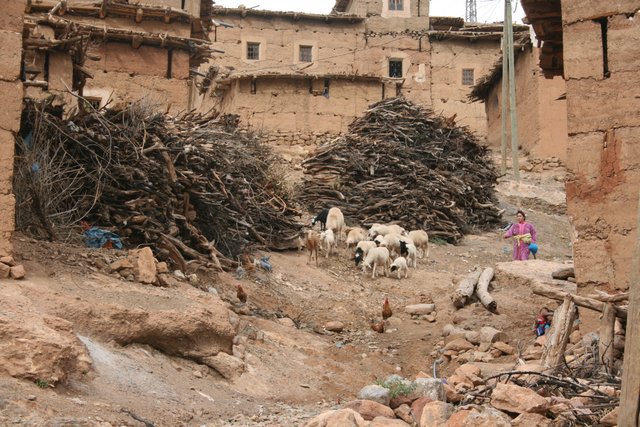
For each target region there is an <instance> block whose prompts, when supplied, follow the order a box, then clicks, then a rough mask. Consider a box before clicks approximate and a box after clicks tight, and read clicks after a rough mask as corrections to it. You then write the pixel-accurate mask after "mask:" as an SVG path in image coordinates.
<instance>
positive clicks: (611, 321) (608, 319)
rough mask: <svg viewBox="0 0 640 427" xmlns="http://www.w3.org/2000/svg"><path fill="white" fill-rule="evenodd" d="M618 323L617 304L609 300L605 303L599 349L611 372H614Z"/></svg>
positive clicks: (607, 368)
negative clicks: (614, 351)
mask: <svg viewBox="0 0 640 427" xmlns="http://www.w3.org/2000/svg"><path fill="white" fill-rule="evenodd" d="M615 325H616V311H615V306H614V305H613V304H612V303H610V302H608V303H606V304H605V305H604V312H603V314H602V322H601V323H600V330H599V333H598V335H599V336H600V343H599V344H598V349H599V353H600V360H601V361H602V364H603V365H604V367H605V369H606V370H607V372H608V373H609V374H611V373H612V372H613V361H614V360H613V338H614V329H615Z"/></svg>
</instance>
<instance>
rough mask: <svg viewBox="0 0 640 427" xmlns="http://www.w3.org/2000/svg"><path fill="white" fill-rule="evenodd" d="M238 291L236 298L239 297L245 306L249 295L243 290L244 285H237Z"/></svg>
mask: <svg viewBox="0 0 640 427" xmlns="http://www.w3.org/2000/svg"><path fill="white" fill-rule="evenodd" d="M236 289H237V291H236V296H237V297H238V299H239V300H240V302H241V303H243V304H244V303H245V302H247V293H246V292H245V291H244V289H243V288H242V285H236Z"/></svg>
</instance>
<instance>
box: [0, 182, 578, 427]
mask: <svg viewBox="0 0 640 427" xmlns="http://www.w3.org/2000/svg"><path fill="white" fill-rule="evenodd" d="M559 173H560V172H553V173H547V174H546V175H544V174H524V179H525V180H527V182H528V185H527V186H526V187H521V190H520V191H518V190H517V188H516V186H515V185H514V184H513V183H511V182H503V183H501V184H500V186H499V191H500V203H501V207H502V208H504V209H505V225H506V223H507V221H508V220H509V219H510V218H511V217H513V215H514V213H515V210H516V209H517V207H519V206H525V207H526V210H527V212H528V214H529V218H528V219H530V220H531V222H533V223H534V224H535V225H536V227H537V228H538V232H539V234H540V248H541V250H540V254H539V257H540V258H541V259H547V260H555V261H560V262H562V261H566V260H569V259H570V255H571V246H570V239H569V227H568V221H567V218H566V217H565V216H563V215H561V214H558V212H562V210H563V205H562V201H563V198H562V190H561V188H562V187H561V186H562V183H561V182H560V181H559V180H558V179H557V175H558V174H559ZM522 188H524V189H522ZM523 196H526V197H523ZM501 235H502V231H501V230H495V231H492V232H485V233H481V234H477V235H470V236H468V237H466V238H465V239H464V240H463V242H462V243H461V244H460V245H457V246H453V245H448V244H434V245H433V246H432V249H431V255H430V257H429V258H428V259H422V260H419V261H418V268H417V269H415V270H413V269H412V270H410V276H409V278H408V279H406V280H404V279H403V280H398V279H396V278H395V277H393V278H391V277H389V278H385V277H379V278H376V279H371V277H370V275H369V273H367V274H363V273H362V272H361V271H360V270H359V269H356V267H355V265H354V263H353V261H352V260H351V255H350V253H349V252H347V251H346V250H344V249H342V250H340V251H338V253H337V254H335V255H334V256H331V257H330V258H328V259H327V258H325V257H322V258H321V259H320V262H319V266H318V267H316V266H315V265H314V264H309V263H308V260H307V256H306V254H305V253H302V252H284V253H270V254H268V255H270V256H271V261H272V264H273V266H274V268H273V272H272V273H266V272H257V273H255V274H254V275H252V276H250V277H247V278H244V279H242V280H240V281H241V282H242V284H243V286H244V288H245V289H246V291H247V293H248V295H249V302H248V305H247V306H246V307H244V308H243V309H242V310H241V313H245V314H242V315H241V316H240V321H241V324H240V335H243V336H246V337H250V338H251V339H248V341H247V349H246V359H245V361H246V365H247V370H246V372H245V373H244V374H243V375H242V376H241V377H239V378H238V379H236V380H235V381H233V382H228V381H226V380H224V379H223V378H221V377H220V376H219V375H218V374H217V373H216V372H215V371H214V370H212V369H210V368H208V367H206V366H204V365H200V364H198V363H196V362H194V361H191V360H187V359H182V358H178V357H172V356H167V355H166V354H164V353H162V352H160V351H158V350H156V349H154V348H151V347H149V346H144V345H131V346H127V347H120V346H118V345H116V344H115V343H112V342H102V341H101V340H100V339H99V338H97V337H94V336H91V335H90V334H89V333H87V332H88V331H86V330H85V328H84V327H83V326H84V325H75V328H76V331H77V332H78V333H80V334H82V336H81V340H82V342H83V343H84V344H85V346H86V347H87V349H88V350H89V352H90V355H91V357H92V359H93V371H92V372H91V373H88V374H87V375H86V376H85V377H84V378H82V379H81V380H75V381H73V382H71V383H70V384H69V385H67V386H66V387H57V388H56V389H40V388H38V387H37V386H35V385H34V384H30V383H26V382H20V381H16V380H13V379H10V378H0V390H2V391H0V424H1V425H6V424H7V423H12V422H18V424H20V423H24V424H29V423H31V424H30V425H38V424H37V422H38V420H56V419H72V420H75V422H76V423H77V424H75V425H101V426H104V427H106V426H108V425H118V426H119V425H131V426H137V425H144V422H142V421H140V420H141V419H142V420H147V421H148V422H149V423H152V424H153V425H155V426H176V425H189V426H191V425H194V426H195V425H209V426H223V425H243V426H251V425H255V426H267V425H271V426H276V425H282V426H285V425H300V424H302V423H303V421H304V420H308V419H310V418H311V417H313V416H314V415H316V414H318V413H320V412H323V411H325V410H327V409H328V408H332V407H336V406H337V405H339V404H340V403H341V402H344V401H348V400H352V399H354V398H355V395H356V394H357V392H358V390H359V389H360V388H361V387H362V386H364V385H367V384H371V383H373V382H375V380H376V379H381V378H385V377H386V376H388V375H390V374H392V373H397V374H400V375H403V376H405V377H407V378H412V377H414V376H415V375H416V374H417V373H418V372H420V371H425V372H431V370H432V367H433V362H434V360H435V357H437V355H434V354H433V352H434V348H435V346H436V344H437V343H438V341H440V340H441V332H442V328H443V326H444V325H446V324H447V323H455V324H457V325H459V326H461V327H467V328H470V329H477V328H479V327H481V326H494V327H496V328H498V329H501V330H503V331H504V332H506V333H507V334H508V336H509V337H510V338H511V339H512V340H513V341H516V340H518V339H522V340H525V341H526V340H533V337H532V333H531V323H532V319H533V317H534V314H535V313H536V311H537V309H538V307H539V306H540V305H543V304H545V303H548V301H545V300H544V299H542V298H540V297H535V296H533V295H532V294H531V292H530V290H529V289H527V288H525V287H523V286H521V285H514V286H503V287H498V288H497V289H494V290H493V295H494V296H495V298H496V300H497V301H498V304H499V311H498V313H497V314H492V313H489V312H488V311H487V310H485V309H484V308H483V307H482V306H481V305H479V304H478V303H475V304H471V305H469V306H467V307H465V308H463V309H461V310H458V311H456V310H454V308H453V306H452V304H451V301H450V299H449V295H450V293H451V292H452V290H453V289H455V283H456V282H457V280H459V279H460V278H461V277H462V276H464V275H465V274H466V273H467V272H468V271H469V270H470V269H471V268H473V267H474V266H476V265H480V266H483V267H486V266H492V265H494V264H495V263H496V262H501V261H507V260H509V259H510V243H509V242H508V241H505V240H503V239H502V238H501ZM16 251H17V254H18V257H20V258H21V261H22V262H24V264H25V265H26V267H27V270H28V271H29V280H28V282H25V283H17V282H3V283H2V284H0V286H21V287H22V288H23V290H24V292H25V293H26V294H28V295H29V298H31V299H32V300H34V303H35V305H36V306H39V307H41V309H42V310H44V311H48V310H52V309H53V307H54V306H56V307H58V309H59V307H60V306H61V305H64V304H65V301H73V300H85V301H93V302H97V301H101V302H102V303H105V304H126V305H130V306H134V307H135V306H145V304H146V305H148V306H150V307H151V306H153V307H156V308H157V307H161V308H169V309H174V310H189V309H190V301H193V300H197V299H201V296H202V295H203V294H206V291H202V290H199V289H196V288H193V287H191V286H189V285H188V284H185V286H184V287H181V288H177V289H161V288H149V287H144V286H143V285H139V284H134V283H129V282H126V281H123V280H118V279H116V278H114V277H112V276H109V275H104V274H102V273H100V272H99V271H98V269H97V268H96V267H95V262H93V263H92V262H89V259H91V258H92V257H89V256H87V250H86V249H84V248H78V247H73V246H65V245H61V244H45V243H42V242H35V241H32V240H31V239H28V238H19V239H18V241H17V242H16ZM105 257H106V258H107V259H106V260H105V262H108V254H106V255H105ZM93 258H95V257H93ZM204 280H209V281H208V282H206V283H204V284H202V285H201V286H200V287H201V288H203V289H207V288H209V289H215V291H216V292H217V293H218V294H219V295H220V297H221V298H222V299H223V300H226V301H228V303H229V307H230V308H233V307H234V299H235V296H234V295H235V288H234V285H235V283H237V282H238V279H236V278H234V277H233V276H232V275H229V274H223V275H220V276H218V277H217V278H211V279H204ZM385 296H388V297H389V300H390V301H391V305H392V307H393V308H394V311H395V314H394V316H393V317H392V322H391V327H390V328H388V330H387V331H386V332H385V333H383V334H378V333H376V332H374V331H372V330H371V329H370V328H369V322H370V319H377V318H379V317H380V310H381V307H382V301H383V300H384V297H385ZM422 302H433V303H435V305H436V311H437V314H436V320H435V322H429V321H428V320H425V319H418V318H412V317H411V316H410V315H408V314H406V313H404V312H403V308H404V307H405V306H406V305H409V304H416V303H422ZM329 321H339V322H342V323H343V324H344V325H345V328H344V331H343V332H341V333H331V332H327V331H325V330H324V328H323V326H324V325H325V324H326V323H327V322H329ZM258 333H259V334H258ZM256 336H259V337H260V338H259V339H255V337H256ZM512 361H513V356H505V357H501V358H499V359H496V362H499V363H510V362H512ZM456 367H457V364H456V363H450V364H444V365H442V366H440V367H439V369H440V372H441V373H444V374H446V373H450V372H451V371H452V370H453V369H455V368H456ZM136 417H137V418H138V419H137V420H136ZM83 423H84V424H83ZM101 423H102V424H101ZM106 423H110V424H106ZM48 425H53V424H48ZM60 425H61V424H60Z"/></svg>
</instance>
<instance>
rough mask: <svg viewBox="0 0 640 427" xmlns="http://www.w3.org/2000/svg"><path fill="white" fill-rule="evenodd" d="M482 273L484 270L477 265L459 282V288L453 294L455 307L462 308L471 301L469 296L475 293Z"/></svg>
mask: <svg viewBox="0 0 640 427" xmlns="http://www.w3.org/2000/svg"><path fill="white" fill-rule="evenodd" d="M481 274H482V270H481V269H480V268H477V267H476V268H475V269H474V270H473V271H472V272H471V273H469V274H468V275H467V276H466V277H465V278H464V279H462V280H461V281H460V282H459V283H458V289H456V291H455V292H454V293H453V295H451V301H453V306H454V307H455V308H462V307H464V306H465V305H466V304H467V302H469V298H471V295H473V291H474V290H475V288H476V283H478V279H479V278H480V275H481Z"/></svg>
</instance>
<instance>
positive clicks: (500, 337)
mask: <svg viewBox="0 0 640 427" xmlns="http://www.w3.org/2000/svg"><path fill="white" fill-rule="evenodd" d="M508 339H509V337H507V334H505V333H504V332H502V331H499V330H497V329H496V328H492V327H491V326H483V327H482V328H480V342H485V343H488V344H493V343H494V342H497V341H502V342H507V341H508Z"/></svg>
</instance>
